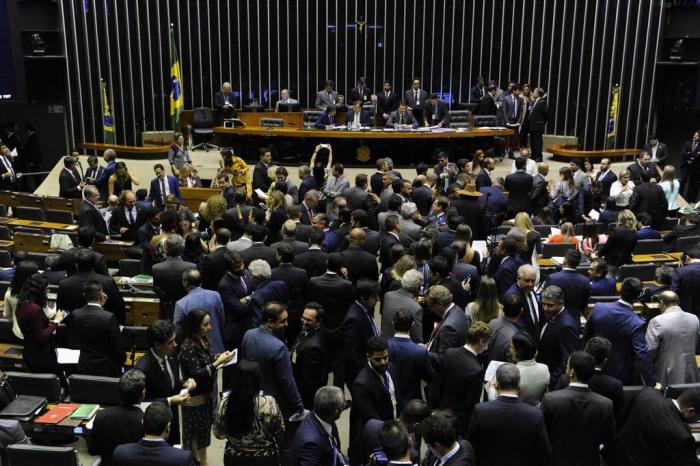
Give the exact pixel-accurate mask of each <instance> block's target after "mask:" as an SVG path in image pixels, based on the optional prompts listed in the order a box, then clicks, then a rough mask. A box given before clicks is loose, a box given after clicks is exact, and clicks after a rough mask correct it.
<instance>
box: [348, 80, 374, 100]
mask: <svg viewBox="0 0 700 466" xmlns="http://www.w3.org/2000/svg"><path fill="white" fill-rule="evenodd" d="M371 98H372V89H370V88H368V87H367V83H366V82H365V78H364V76H360V77H359V78H357V86H355V87H353V88H352V89H350V93H349V94H348V102H356V101H358V100H359V101H360V102H361V105H364V104H367V103H370V101H371Z"/></svg>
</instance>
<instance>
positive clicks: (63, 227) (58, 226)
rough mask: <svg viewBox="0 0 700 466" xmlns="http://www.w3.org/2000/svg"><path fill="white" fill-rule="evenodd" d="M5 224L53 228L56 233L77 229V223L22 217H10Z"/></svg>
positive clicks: (45, 228) (75, 230)
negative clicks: (23, 218)
mask: <svg viewBox="0 0 700 466" xmlns="http://www.w3.org/2000/svg"><path fill="white" fill-rule="evenodd" d="M7 226H9V227H10V228H16V227H27V228H40V229H42V230H44V231H48V232H50V231H51V230H55V231H56V232H57V233H72V232H77V231H78V228H79V227H78V225H76V224H75V223H54V222H40V221H36V220H22V219H18V218H15V219H10V220H9V221H8V222H7Z"/></svg>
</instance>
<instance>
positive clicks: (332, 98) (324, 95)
mask: <svg viewBox="0 0 700 466" xmlns="http://www.w3.org/2000/svg"><path fill="white" fill-rule="evenodd" d="M337 104H338V93H337V92H336V91H331V92H330V94H329V93H328V92H326V91H325V90H323V91H319V92H318V93H317V94H316V104H315V107H316V108H317V109H319V110H323V111H325V110H326V107H328V106H329V105H337Z"/></svg>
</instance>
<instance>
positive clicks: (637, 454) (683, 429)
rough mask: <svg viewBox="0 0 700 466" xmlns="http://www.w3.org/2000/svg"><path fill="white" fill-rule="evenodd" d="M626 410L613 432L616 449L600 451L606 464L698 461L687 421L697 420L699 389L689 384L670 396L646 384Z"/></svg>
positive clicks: (633, 465)
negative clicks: (615, 433)
mask: <svg viewBox="0 0 700 466" xmlns="http://www.w3.org/2000/svg"><path fill="white" fill-rule="evenodd" d="M626 411H627V413H626V414H627V415H626V416H625V418H624V419H623V420H622V422H621V423H620V426H619V428H618V432H617V435H616V436H615V446H616V451H614V452H610V453H609V454H606V453H607V452H604V454H603V457H604V458H606V461H608V464H619V465H620V466H639V465H645V466H651V465H662V464H663V465H666V464H668V465H671V464H676V465H691V464H698V459H697V454H696V444H695V440H694V438H693V435H692V433H691V431H690V426H688V423H691V422H696V420H697V417H698V412H700V389H698V388H688V389H686V390H685V391H684V392H683V393H682V394H681V395H680V396H679V397H678V398H676V399H675V400H673V399H668V398H665V397H664V395H663V392H662V391H660V390H656V389H653V388H650V387H648V388H645V389H644V390H642V391H641V392H639V393H638V394H637V395H635V396H634V398H632V399H631V400H630V401H629V409H627V410H626ZM615 459H616V460H617V461H616V462H614V463H613V461H614V460H615Z"/></svg>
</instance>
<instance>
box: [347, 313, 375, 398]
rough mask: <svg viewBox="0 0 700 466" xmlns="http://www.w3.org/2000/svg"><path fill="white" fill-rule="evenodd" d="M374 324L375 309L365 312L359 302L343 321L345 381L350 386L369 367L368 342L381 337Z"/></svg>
mask: <svg viewBox="0 0 700 466" xmlns="http://www.w3.org/2000/svg"><path fill="white" fill-rule="evenodd" d="M373 323H374V309H369V310H367V311H365V309H364V308H363V307H362V306H360V304H359V303H358V302H357V301H355V302H354V303H352V304H351V305H350V307H349V308H348V312H347V314H346V315H345V320H343V338H344V340H343V341H344V343H345V344H344V345H343V347H344V350H345V380H346V381H347V383H348V385H350V386H352V382H353V381H354V380H355V377H357V374H358V373H359V372H360V371H361V370H362V368H363V367H365V366H366V365H367V340H369V338H370V337H373V336H378V335H379V331H378V330H379V329H377V327H376V325H373Z"/></svg>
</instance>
